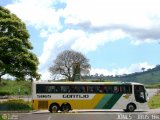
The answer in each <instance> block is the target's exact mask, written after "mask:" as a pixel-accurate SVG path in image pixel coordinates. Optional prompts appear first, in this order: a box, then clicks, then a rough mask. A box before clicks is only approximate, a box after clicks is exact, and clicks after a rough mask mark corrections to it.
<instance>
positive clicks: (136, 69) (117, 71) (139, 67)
mask: <svg viewBox="0 0 160 120" xmlns="http://www.w3.org/2000/svg"><path fill="white" fill-rule="evenodd" d="M154 67H155V65H151V64H149V63H147V62H143V63H137V64H131V65H130V66H129V67H124V68H117V69H115V68H114V69H112V70H111V71H109V70H107V69H99V68H93V69H91V72H90V74H91V75H95V74H96V73H98V74H99V75H100V74H103V75H113V76H115V75H123V74H131V73H135V72H141V71H142V68H145V70H147V69H151V68H154Z"/></svg>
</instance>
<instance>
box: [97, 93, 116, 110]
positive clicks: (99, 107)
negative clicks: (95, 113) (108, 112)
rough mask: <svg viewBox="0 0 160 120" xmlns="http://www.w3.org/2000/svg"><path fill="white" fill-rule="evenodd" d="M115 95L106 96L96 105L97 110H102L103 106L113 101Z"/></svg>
mask: <svg viewBox="0 0 160 120" xmlns="http://www.w3.org/2000/svg"><path fill="white" fill-rule="evenodd" d="M112 96H113V94H107V95H104V97H103V98H102V99H101V100H100V102H99V103H98V104H97V105H96V107H95V108H96V109H102V108H103V106H105V104H106V103H107V102H108V101H109V100H110V99H111V97H112Z"/></svg>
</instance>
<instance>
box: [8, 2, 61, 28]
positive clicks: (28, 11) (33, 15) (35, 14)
mask: <svg viewBox="0 0 160 120" xmlns="http://www.w3.org/2000/svg"><path fill="white" fill-rule="evenodd" d="M54 3H57V1H56V0H16V1H15V2H14V3H13V4H10V5H7V6H6V7H7V8H8V9H10V10H11V11H12V12H13V13H16V15H17V16H18V17H20V18H21V19H22V20H23V21H25V22H26V23H27V25H32V26H34V27H35V28H36V29H44V28H46V30H50V29H52V31H55V30H59V29H61V27H62V26H61V23H60V21H59V17H60V16H61V10H58V11H57V10H56V9H54V8H53V6H54Z"/></svg>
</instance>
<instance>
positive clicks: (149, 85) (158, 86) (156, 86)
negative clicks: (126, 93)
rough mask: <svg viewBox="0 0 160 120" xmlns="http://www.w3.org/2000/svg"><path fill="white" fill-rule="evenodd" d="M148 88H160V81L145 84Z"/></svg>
mask: <svg viewBox="0 0 160 120" xmlns="http://www.w3.org/2000/svg"><path fill="white" fill-rule="evenodd" d="M145 87H146V88H151V89H153V88H160V83H159V84H148V85H145Z"/></svg>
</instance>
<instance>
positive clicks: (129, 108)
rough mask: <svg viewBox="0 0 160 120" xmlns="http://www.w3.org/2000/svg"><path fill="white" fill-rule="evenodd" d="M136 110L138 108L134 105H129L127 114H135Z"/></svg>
mask: <svg viewBox="0 0 160 120" xmlns="http://www.w3.org/2000/svg"><path fill="white" fill-rule="evenodd" d="M135 109H136V106H135V105H134V104H132V103H130V104H128V105H127V110H126V111H127V112H134V110H135Z"/></svg>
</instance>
